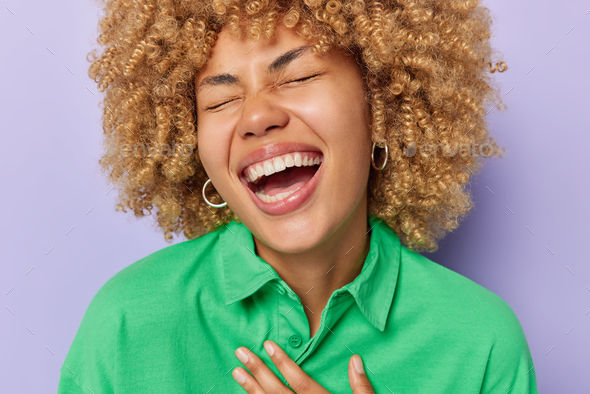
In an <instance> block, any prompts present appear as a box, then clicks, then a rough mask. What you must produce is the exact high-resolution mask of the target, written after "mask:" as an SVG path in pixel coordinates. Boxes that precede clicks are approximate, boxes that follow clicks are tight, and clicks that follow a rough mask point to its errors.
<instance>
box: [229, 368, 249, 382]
mask: <svg viewBox="0 0 590 394" xmlns="http://www.w3.org/2000/svg"><path fill="white" fill-rule="evenodd" d="M232 375H233V377H234V379H235V380H237V381H238V383H239V384H244V383H245V382H246V377H245V376H244V374H243V373H242V371H240V370H239V369H237V368H236V369H234V371H233V372H232Z"/></svg>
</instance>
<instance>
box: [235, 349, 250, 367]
mask: <svg viewBox="0 0 590 394" xmlns="http://www.w3.org/2000/svg"><path fill="white" fill-rule="evenodd" d="M236 357H237V358H238V360H240V361H241V362H242V364H246V363H247V362H248V354H246V352H245V351H244V349H243V348H241V347H239V348H238V350H236Z"/></svg>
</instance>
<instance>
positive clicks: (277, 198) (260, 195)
mask: <svg viewBox="0 0 590 394" xmlns="http://www.w3.org/2000/svg"><path fill="white" fill-rule="evenodd" d="M299 189H301V186H299V187H298V188H297V189H295V190H291V191H290V192H285V193H279V194H276V195H274V196H267V195H266V194H264V190H261V191H259V192H256V193H254V194H256V195H257V196H258V198H260V199H261V200H262V201H264V202H275V201H281V200H284V199H285V198H287V197H289V196H290V195H291V194H293V193H295V192H296V191H297V190H299Z"/></svg>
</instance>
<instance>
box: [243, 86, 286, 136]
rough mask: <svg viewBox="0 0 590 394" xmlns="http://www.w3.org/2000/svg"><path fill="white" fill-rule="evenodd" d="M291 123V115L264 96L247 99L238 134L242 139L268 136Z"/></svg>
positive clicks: (259, 95) (258, 95) (270, 98)
mask: <svg viewBox="0 0 590 394" xmlns="http://www.w3.org/2000/svg"><path fill="white" fill-rule="evenodd" d="M287 123H289V114H288V113H287V112H286V111H285V109H284V108H282V107H281V106H280V105H278V104H277V103H276V102H273V99H272V97H268V96H266V95H264V94H257V95H256V96H253V97H249V98H246V100H245V101H244V103H243V104H242V115H241V117H240V119H239V122H238V126H237V132H238V133H239V135H240V136H241V137H242V138H247V137H248V136H259V137H262V136H264V135H266V134H267V133H268V132H269V131H270V130H272V129H275V128H283V127H285V126H286V125H287Z"/></svg>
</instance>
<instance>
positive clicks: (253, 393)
mask: <svg viewBox="0 0 590 394" xmlns="http://www.w3.org/2000/svg"><path fill="white" fill-rule="evenodd" d="M231 376H233V378H234V379H235V380H236V382H238V383H239V384H240V386H242V388H243V389H244V390H246V392H247V393H248V394H265V393H266V392H265V391H264V390H263V389H262V387H260V385H259V384H258V382H257V381H256V379H254V377H253V376H252V375H250V374H249V373H248V372H247V371H246V370H245V369H244V368H242V367H237V368H234V370H233V371H232V373H231Z"/></svg>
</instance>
